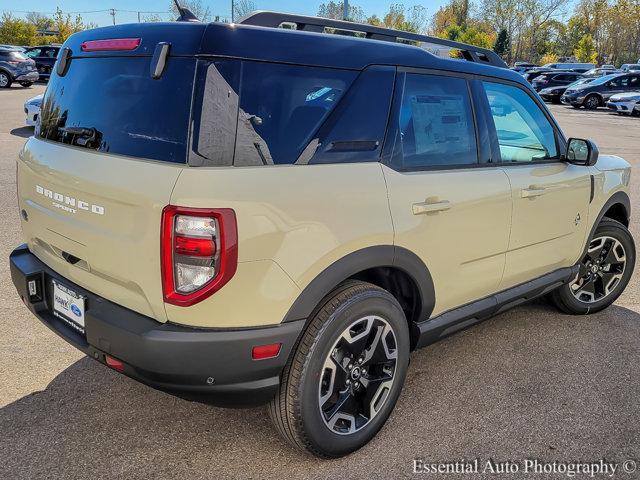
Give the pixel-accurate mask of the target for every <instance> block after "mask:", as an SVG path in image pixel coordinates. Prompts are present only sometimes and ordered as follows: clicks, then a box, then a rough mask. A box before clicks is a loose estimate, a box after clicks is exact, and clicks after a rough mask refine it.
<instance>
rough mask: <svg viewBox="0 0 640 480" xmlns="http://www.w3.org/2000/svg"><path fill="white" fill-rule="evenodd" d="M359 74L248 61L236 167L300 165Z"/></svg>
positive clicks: (235, 161) (241, 92) (242, 82)
mask: <svg viewBox="0 0 640 480" xmlns="http://www.w3.org/2000/svg"><path fill="white" fill-rule="evenodd" d="M356 76H357V72H353V71H347V70H337V69H331V68H317V67H304V66H297V65H296V66H294V65H281V64H272V63H260V62H244V63H243V66H242V81H241V87H240V109H239V112H238V128H237V136H236V148H235V157H234V165H240V166H243V165H269V164H291V163H295V162H296V160H297V159H298V157H299V156H300V154H301V153H302V151H303V150H304V149H305V147H306V146H307V145H308V144H309V142H310V141H311V139H312V137H313V135H314V134H315V133H316V131H317V130H318V128H319V127H320V125H321V124H322V122H323V121H324V120H325V119H326V118H327V115H328V114H329V113H330V112H331V110H332V109H333V108H334V107H335V106H336V104H337V103H338V102H339V101H340V99H341V98H342V96H343V94H344V93H345V91H346V90H347V88H348V87H349V85H351V83H352V82H353V80H354V79H355V77H356Z"/></svg>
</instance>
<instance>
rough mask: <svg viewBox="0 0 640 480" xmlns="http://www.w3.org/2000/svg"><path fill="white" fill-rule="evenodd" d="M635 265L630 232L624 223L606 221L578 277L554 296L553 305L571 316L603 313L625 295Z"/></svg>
mask: <svg viewBox="0 0 640 480" xmlns="http://www.w3.org/2000/svg"><path fill="white" fill-rule="evenodd" d="M635 262H636V249H635V244H634V242H633V237H632V236H631V234H630V233H629V230H628V229H627V228H626V227H625V226H624V225H623V224H621V223H620V222H617V221H615V220H612V219H609V218H604V219H602V221H601V222H600V225H598V228H596V231H595V233H594V235H593V239H592V240H591V241H590V242H589V246H588V247H587V250H586V253H585V255H584V257H583V258H582V260H581V261H580V271H579V273H578V275H577V276H576V278H575V279H574V280H573V281H572V282H571V283H569V284H567V285H563V286H562V287H560V288H558V289H557V290H555V291H554V292H552V293H551V295H550V298H551V301H552V303H553V304H555V306H556V307H558V308H559V309H560V310H562V311H563V312H565V313H569V314H574V315H585V314H588V313H595V312H599V311H600V310H603V309H605V308H607V307H608V306H609V305H611V304H612V303H613V302H615V301H616V299H617V298H618V297H619V296H620V294H622V292H623V291H624V289H625V288H626V286H627V284H628V283H629V279H630V278H631V274H632V273H633V267H634V265H635Z"/></svg>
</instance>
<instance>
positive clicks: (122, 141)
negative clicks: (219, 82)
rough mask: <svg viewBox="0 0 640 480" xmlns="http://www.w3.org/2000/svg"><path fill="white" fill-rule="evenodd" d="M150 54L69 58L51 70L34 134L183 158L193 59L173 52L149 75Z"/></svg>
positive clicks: (89, 145)
mask: <svg viewBox="0 0 640 480" xmlns="http://www.w3.org/2000/svg"><path fill="white" fill-rule="evenodd" d="M150 60H151V58H150V57H146V56H145V57H142V56H140V57H138V56H135V57H134V56H130V57H110V56H103V57H100V58H97V57H95V58H91V57H87V58H74V59H72V60H71V62H70V64H69V68H68V71H67V74H66V75H65V76H64V77H60V76H58V75H57V74H55V73H54V74H53V75H52V77H51V80H50V81H49V85H48V87H47V91H46V94H45V97H44V100H43V103H42V113H41V116H40V121H41V125H40V128H39V136H40V138H42V139H45V140H50V141H54V142H60V143H64V144H68V145H73V146H75V147H82V148H88V149H91V150H96V151H100V152H105V153H115V154H119V155H128V156H132V157H138V158H145V159H151V160H160V161H167V162H176V163H184V162H186V150H187V137H188V128H189V113H190V108H191V95H192V90H193V88H192V87H193V77H194V69H195V63H196V61H195V59H193V58H179V57H172V58H170V59H169V61H168V62H167V66H166V69H165V71H164V74H163V75H162V77H161V78H160V79H159V80H153V79H152V78H151V75H150V73H149V68H150Z"/></svg>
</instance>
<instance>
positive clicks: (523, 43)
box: [318, 0, 640, 65]
mask: <svg viewBox="0 0 640 480" xmlns="http://www.w3.org/2000/svg"><path fill="white" fill-rule="evenodd" d="M570 6H571V1H570V0H478V2H477V3H472V2H470V1H469V0H450V1H449V3H447V4H446V5H444V6H442V7H440V8H439V9H438V11H436V12H435V13H433V15H431V16H429V15H428V13H427V11H426V9H425V8H424V7H423V6H421V5H414V6H410V7H407V6H405V5H404V4H402V3H393V4H391V5H390V7H389V11H388V12H387V13H386V14H385V15H384V16H382V17H381V18H380V17H378V16H377V15H372V16H366V15H365V14H364V11H363V9H362V8H361V7H359V6H357V5H350V7H349V12H348V16H349V18H348V20H351V21H355V22H360V23H369V24H372V25H380V26H384V27H387V28H394V29H397V30H405V31H410V32H415V33H426V34H428V35H432V36H436V37H440V38H448V39H450V40H455V41H459V42H463V43H469V44H471V45H475V46H479V47H484V48H491V49H493V50H494V51H496V52H497V53H498V54H499V55H500V56H502V57H503V58H504V59H505V61H507V62H508V63H512V62H514V61H528V62H533V63H542V64H544V63H552V62H556V61H558V60H559V59H563V58H575V59H576V60H578V61H581V62H589V63H598V64H603V63H613V64H616V65H620V64H622V63H635V62H637V61H638V59H640V0H579V1H578V2H577V3H576V4H575V5H574V6H573V9H572V10H570ZM343 14H344V13H343V4H342V2H340V1H329V2H326V3H323V4H322V5H321V6H320V8H319V10H318V16H322V17H327V18H336V19H338V18H343Z"/></svg>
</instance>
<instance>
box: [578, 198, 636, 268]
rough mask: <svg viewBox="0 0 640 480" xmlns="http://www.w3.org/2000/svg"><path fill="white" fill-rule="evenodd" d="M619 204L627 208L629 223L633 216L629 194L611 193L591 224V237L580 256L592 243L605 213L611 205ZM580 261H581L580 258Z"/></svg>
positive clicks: (626, 214) (626, 213)
mask: <svg viewBox="0 0 640 480" xmlns="http://www.w3.org/2000/svg"><path fill="white" fill-rule="evenodd" d="M618 204H620V205H622V206H623V208H624V210H625V216H626V218H627V224H628V223H629V219H630V218H631V200H630V199H629V195H627V194H626V193H625V192H616V193H614V194H613V195H611V197H610V198H609V200H607V201H606V202H605V204H604V206H603V207H602V208H601V209H600V213H598V216H597V217H596V220H595V222H593V224H592V225H591V230H590V231H589V237H588V238H587V242H586V244H585V246H584V250H583V251H582V256H581V257H580V258H582V257H584V255H585V254H586V253H587V248H589V243H591V239H593V235H594V234H595V233H596V229H597V228H598V225H600V222H601V221H602V219H603V218H604V216H605V214H606V213H607V212H608V211H609V209H610V208H611V207H613V206H614V205H618ZM578 261H580V259H578Z"/></svg>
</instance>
